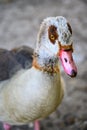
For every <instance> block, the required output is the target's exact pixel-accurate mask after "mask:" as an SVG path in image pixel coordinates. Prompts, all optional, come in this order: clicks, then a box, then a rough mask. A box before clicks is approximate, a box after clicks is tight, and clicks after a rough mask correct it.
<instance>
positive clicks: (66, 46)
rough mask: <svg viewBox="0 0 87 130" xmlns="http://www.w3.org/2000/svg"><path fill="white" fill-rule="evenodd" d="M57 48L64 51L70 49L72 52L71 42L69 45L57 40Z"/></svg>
mask: <svg viewBox="0 0 87 130" xmlns="http://www.w3.org/2000/svg"><path fill="white" fill-rule="evenodd" d="M59 49H60V50H65V51H69V50H72V52H73V43H72V44H71V45H61V43H60V42H59Z"/></svg>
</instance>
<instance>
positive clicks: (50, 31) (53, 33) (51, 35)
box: [48, 25, 58, 44]
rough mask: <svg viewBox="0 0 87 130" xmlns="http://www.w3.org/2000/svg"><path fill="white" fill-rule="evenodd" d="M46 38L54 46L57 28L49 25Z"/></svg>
mask: <svg viewBox="0 0 87 130" xmlns="http://www.w3.org/2000/svg"><path fill="white" fill-rule="evenodd" d="M48 36H49V39H50V41H51V42H52V43H53V44H55V41H56V40H57V39H58V33H57V27H55V26H54V25H51V26H50V27H49V29H48Z"/></svg>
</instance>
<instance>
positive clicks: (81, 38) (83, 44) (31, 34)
mask: <svg viewBox="0 0 87 130" xmlns="http://www.w3.org/2000/svg"><path fill="white" fill-rule="evenodd" d="M2 1H3V0H0V2H1V3H0V48H1V47H3V48H8V49H11V48H13V47H15V46H20V45H29V46H31V47H32V48H35V43H36V37H37V32H38V30H39V26H40V23H41V21H42V20H43V19H44V18H45V17H48V16H58V15H62V16H65V17H66V18H67V19H68V20H69V22H70V23H71V26H72V29H73V41H74V48H75V51H74V59H75V61H76V64H77V67H78V75H77V77H76V78H74V79H71V78H69V77H68V76H67V75H66V74H65V73H64V72H63V71H62V76H63V77H64V79H65V83H66V93H65V97H64V100H63V102H62V104H61V105H60V107H59V108H58V109H57V110H56V112H54V113H53V114H52V115H50V116H49V117H48V118H46V119H44V120H43V121H41V130H87V61H86V60H87V1H86V0H72V1H70V0H53V1H52V0H44V1H42V0H13V1H11V0H10V1H11V2H5V1H6V0H4V2H2ZM0 130H2V125H0ZM12 130H32V127H31V128H29V126H22V127H13V128H12Z"/></svg>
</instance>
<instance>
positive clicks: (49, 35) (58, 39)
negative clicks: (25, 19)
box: [0, 16, 77, 130]
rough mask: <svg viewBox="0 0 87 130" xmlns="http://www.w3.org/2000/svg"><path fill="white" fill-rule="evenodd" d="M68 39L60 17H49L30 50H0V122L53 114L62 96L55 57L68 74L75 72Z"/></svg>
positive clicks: (67, 28) (12, 122) (66, 25)
mask: <svg viewBox="0 0 87 130" xmlns="http://www.w3.org/2000/svg"><path fill="white" fill-rule="evenodd" d="M71 36H72V30H71V27H70V25H69V23H68V22H67V20H66V19H65V18H64V17H62V16H59V17H49V18H47V19H45V20H44V21H43V22H42V24H41V27H40V31H39V34H38V38H37V46H36V49H35V50H34V51H33V50H32V49H30V48H29V47H20V48H16V49H13V50H11V51H7V50H4V49H1V50H0V121H2V122H5V123H8V124H10V125H22V124H27V123H29V122H32V121H35V120H38V119H41V118H44V117H46V116H48V115H49V114H50V113H52V112H53V111H55V109H56V108H57V107H58V105H59V104H60V103H61V100H62V98H63V95H64V87H63V84H62V80H61V75H60V68H59V63H58V62H59V59H58V57H59V58H60V59H61V61H62V64H63V67H64V70H65V72H66V73H67V74H68V75H70V76H71V77H75V76H76V73H77V69H76V66H75V63H74V61H73V58H72V52H73V47H72V40H71ZM32 56H33V57H32ZM4 128H5V130H10V128H11V127H10V126H9V125H4ZM38 130H39V128H38Z"/></svg>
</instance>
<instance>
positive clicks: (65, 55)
mask: <svg viewBox="0 0 87 130" xmlns="http://www.w3.org/2000/svg"><path fill="white" fill-rule="evenodd" d="M59 57H60V60H61V62H62V65H63V68H64V71H65V72H66V73H67V74H68V75H69V76H71V77H76V75H77V68H76V65H75V63H74V60H73V57H72V50H63V49H61V50H60V52H59Z"/></svg>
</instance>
